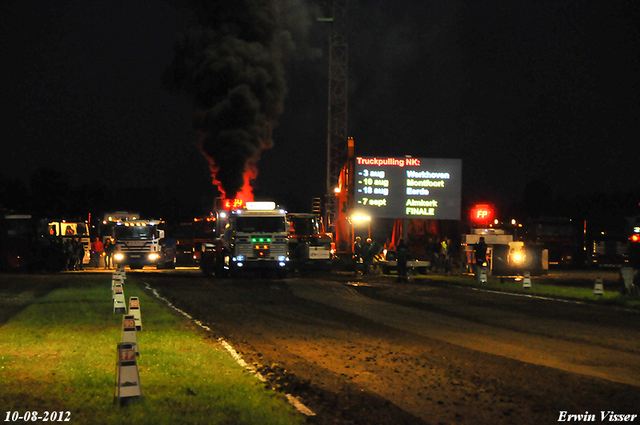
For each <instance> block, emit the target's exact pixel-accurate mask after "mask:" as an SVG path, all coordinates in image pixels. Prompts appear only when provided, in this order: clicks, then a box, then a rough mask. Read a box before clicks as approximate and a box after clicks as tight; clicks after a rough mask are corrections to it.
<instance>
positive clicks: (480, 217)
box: [471, 204, 493, 224]
mask: <svg viewBox="0 0 640 425" xmlns="http://www.w3.org/2000/svg"><path fill="white" fill-rule="evenodd" d="M492 219H493V208H492V207H491V205H488V204H478V205H476V206H475V207H474V208H473V209H472V210H471V220H472V221H473V222H475V223H477V224H488V223H489V222H490V221H491V220H492Z"/></svg>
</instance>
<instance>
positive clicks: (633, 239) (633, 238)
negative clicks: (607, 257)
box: [631, 234, 640, 242]
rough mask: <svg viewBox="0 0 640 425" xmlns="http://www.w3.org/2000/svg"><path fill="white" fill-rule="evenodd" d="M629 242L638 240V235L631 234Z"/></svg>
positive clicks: (639, 238) (639, 240)
mask: <svg viewBox="0 0 640 425" xmlns="http://www.w3.org/2000/svg"><path fill="white" fill-rule="evenodd" d="M631 242H640V235H638V234H634V235H632V236H631Z"/></svg>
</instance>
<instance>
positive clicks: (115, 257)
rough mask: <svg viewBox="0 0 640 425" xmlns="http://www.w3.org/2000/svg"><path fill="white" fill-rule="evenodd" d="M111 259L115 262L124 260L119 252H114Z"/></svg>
mask: <svg viewBox="0 0 640 425" xmlns="http://www.w3.org/2000/svg"><path fill="white" fill-rule="evenodd" d="M113 259H114V260H116V261H122V260H124V254H123V253H121V252H116V253H115V254H113Z"/></svg>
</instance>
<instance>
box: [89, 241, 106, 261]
mask: <svg viewBox="0 0 640 425" xmlns="http://www.w3.org/2000/svg"><path fill="white" fill-rule="evenodd" d="M103 252H104V244H103V243H102V242H101V241H100V238H98V237H96V238H95V239H94V241H93V242H91V262H92V263H93V266H94V267H95V268H96V269H97V268H100V257H102V253H103Z"/></svg>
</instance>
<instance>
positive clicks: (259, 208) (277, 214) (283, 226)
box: [200, 202, 290, 277]
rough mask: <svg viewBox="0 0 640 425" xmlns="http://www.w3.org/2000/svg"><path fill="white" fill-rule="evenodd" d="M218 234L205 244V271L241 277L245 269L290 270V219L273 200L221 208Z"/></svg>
mask: <svg viewBox="0 0 640 425" xmlns="http://www.w3.org/2000/svg"><path fill="white" fill-rule="evenodd" d="M216 222H217V223H218V224H217V227H218V232H217V233H218V237H217V238H216V240H215V241H214V242H212V243H203V244H202V248H201V251H202V257H201V261H200V263H201V264H200V268H201V270H202V271H203V272H204V273H205V274H211V273H215V275H216V276H218V277H220V276H227V275H230V276H232V277H235V276H240V275H242V274H243V273H244V272H245V271H248V270H256V271H259V272H266V271H269V270H273V271H276V272H277V274H278V276H279V277H286V275H287V272H288V270H289V260H290V258H289V247H288V236H289V222H288V220H287V213H286V211H285V210H284V209H282V208H278V207H277V206H276V204H275V203H274V202H247V203H246V204H245V207H244V208H241V209H236V210H232V211H228V212H227V211H219V212H218V213H217V220H216Z"/></svg>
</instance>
